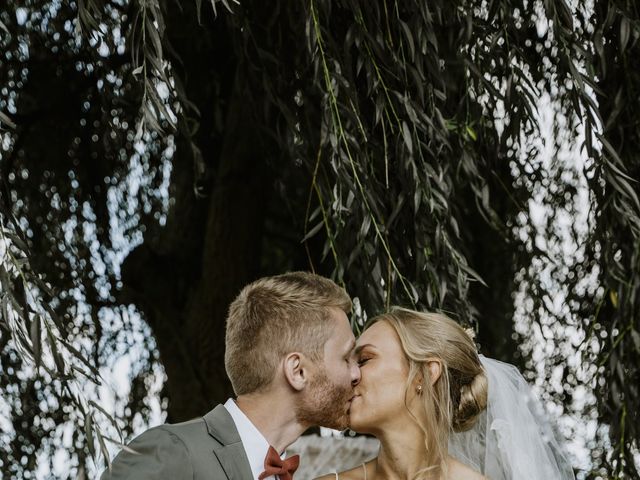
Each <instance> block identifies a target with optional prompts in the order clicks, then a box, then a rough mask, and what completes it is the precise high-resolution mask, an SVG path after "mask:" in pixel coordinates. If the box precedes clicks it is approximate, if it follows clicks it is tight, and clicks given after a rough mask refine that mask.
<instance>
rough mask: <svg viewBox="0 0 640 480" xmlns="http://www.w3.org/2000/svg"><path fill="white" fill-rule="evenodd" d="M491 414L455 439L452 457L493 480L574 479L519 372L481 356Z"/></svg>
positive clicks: (552, 432) (542, 412) (560, 445)
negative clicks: (487, 385) (486, 379)
mask: <svg viewBox="0 0 640 480" xmlns="http://www.w3.org/2000/svg"><path fill="white" fill-rule="evenodd" d="M480 361H481V362H482V365H483V367H484V368H485V371H486V373H487V378H488V383H489V396H488V401H487V409H486V411H485V412H483V413H482V414H481V416H480V417H479V419H478V422H477V423H476V425H475V426H474V427H473V428H472V429H471V430H470V431H468V432H462V433H455V434H453V435H452V436H451V438H450V439H449V454H450V455H451V456H452V457H454V458H456V459H458V460H459V461H461V462H462V463H464V464H466V465H468V466H469V467H471V468H473V469H475V470H477V471H479V472H482V473H483V474H484V475H485V476H487V477H489V478H490V479H491V480H516V479H525V478H526V479H527V480H574V479H575V476H574V474H573V469H572V468H571V464H570V462H569V461H568V460H567V456H566V453H565V451H564V448H563V447H562V444H561V442H560V441H559V440H558V436H557V434H556V432H555V431H554V430H553V428H552V427H551V424H550V423H549V420H548V419H547V414H546V412H545V410H544V408H543V407H542V404H541V403H540V402H539V401H538V399H537V398H536V397H535V396H534V394H533V392H532V390H531V387H529V385H528V384H527V382H526V380H525V379H524V377H523V376H522V374H521V373H520V372H519V371H518V369H517V368H516V367H514V366H513V365H510V364H508V363H503V362H500V361H498V360H493V359H490V358H487V357H485V356H483V355H480Z"/></svg>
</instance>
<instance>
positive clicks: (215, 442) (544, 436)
mask: <svg viewBox="0 0 640 480" xmlns="http://www.w3.org/2000/svg"><path fill="white" fill-rule="evenodd" d="M350 310H351V300H350V298H349V296H348V295H347V293H346V292H345V290H344V289H343V288H341V287H339V286H338V285H336V284H335V283H334V282H332V281H331V280H329V279H327V278H324V277H321V276H319V275H315V274H311V273H306V272H292V273H285V274H283V275H278V276H273V277H266V278H261V279H259V280H256V281H255V282H253V283H251V284H249V285H247V286H246V287H245V288H244V289H243V290H242V291H241V292H240V294H239V295H238V297H237V298H236V299H235V300H234V301H233V302H232V304H231V306H230V308H229V314H228V317H227V324H226V337H225V346H226V351H225V368H226V371H227V375H228V376H229V379H230V380H231V384H232V386H233V390H234V392H235V395H236V398H230V399H229V400H227V401H226V402H225V403H224V404H220V405H218V406H216V407H215V408H214V409H213V410H211V411H210V412H209V413H207V414H205V415H204V416H203V417H201V418H197V419H194V420H190V421H187V422H184V423H179V424H173V425H168V424H167V425H161V426H158V427H155V428H151V429H149V430H147V431H146V432H144V433H143V434H141V435H140V436H138V437H137V438H136V439H134V440H133V441H132V442H131V443H130V444H129V446H128V447H127V448H124V449H123V450H122V451H121V452H120V453H119V454H118V455H117V457H116V458H115V460H114V462H113V464H112V465H111V468H110V469H107V470H106V471H105V472H104V473H103V475H102V480H124V479H131V480H133V479H136V480H151V479H154V480H155V479H158V480H159V479H170V480H174V479H176V480H187V479H189V480H205V479H215V480H224V479H228V480H251V479H255V480H265V479H266V480H291V479H292V478H293V477H294V475H295V471H296V469H297V467H298V465H299V461H300V458H299V457H298V456H292V457H289V458H286V457H285V454H284V452H285V450H286V448H287V447H288V446H289V445H291V444H292V443H293V442H294V441H295V440H297V439H298V437H300V435H302V433H303V432H304V431H305V430H307V429H308V428H310V427H313V426H324V427H328V428H332V429H337V430H344V429H346V428H347V427H348V428H351V429H352V430H354V431H356V432H359V433H365V434H369V435H373V436H375V437H376V438H378V440H379V441H380V450H379V452H378V456H377V457H376V458H374V459H372V460H370V461H368V462H366V463H364V464H362V465H354V466H353V468H352V469H351V470H348V471H344V472H340V473H338V472H334V473H331V474H329V475H326V476H324V477H321V478H322V480H333V479H342V480H346V479H358V480H360V479H366V480H376V479H438V480H444V479H447V480H476V479H486V478H490V479H491V480H503V479H504V480H512V479H519V480H520V479H524V478H526V479H534V480H556V479H557V480H569V479H573V478H574V476H573V471H572V469H571V467H570V465H569V462H568V461H567V460H566V457H565V456H564V453H563V448H562V446H561V444H560V443H559V442H558V441H557V439H556V436H555V434H554V432H553V430H552V429H551V427H550V426H549V422H548V421H547V420H546V418H545V413H544V411H543V409H542V408H541V407H540V404H539V403H538V402H537V401H536V400H535V398H534V397H533V395H532V394H531V391H530V389H529V387H528V386H527V384H526V382H525V380H524V379H523V377H522V376H521V375H520V373H519V372H518V371H517V369H516V368H515V367H513V366H511V365H508V364H505V363H502V362H498V361H496V360H491V359H489V358H486V357H484V356H482V355H479V354H478V352H477V350H476V345H475V343H474V341H473V339H472V337H471V336H469V335H468V334H467V332H466V331H465V330H464V329H463V328H462V327H460V326H459V325H458V324H457V323H456V322H454V321H453V320H451V319H449V318H448V317H446V316H445V315H442V314H437V313H421V312H416V311H412V310H407V309H404V308H397V307H396V308H393V309H391V310H390V311H389V312H387V313H383V314H381V315H379V316H377V317H374V318H372V319H371V320H370V321H369V322H368V324H367V326H366V328H365V330H364V332H363V333H362V335H361V336H360V338H358V339H357V341H356V339H355V337H354V335H353V332H352V330H351V327H350V323H349V319H348V318H347V315H348V314H349V312H350ZM296 478H297V477H296ZM297 480H307V479H302V478H297Z"/></svg>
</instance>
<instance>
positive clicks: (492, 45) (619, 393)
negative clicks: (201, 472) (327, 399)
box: [0, 0, 640, 478]
mask: <svg viewBox="0 0 640 480" xmlns="http://www.w3.org/2000/svg"><path fill="white" fill-rule="evenodd" d="M638 21H639V17H638V14H637V11H636V10H635V7H634V5H633V3H632V2H627V3H625V2H621V1H618V2H616V1H604V0H596V1H595V2H594V4H593V5H577V4H569V3H566V2H564V1H535V2H530V1H506V0H502V1H497V0H496V1H475V2H474V1H454V2H452V1H444V0H434V1H431V2H412V1H400V0H398V1H391V0H383V1H382V2H362V1H357V0H308V1H305V2H280V1H274V2H259V1H243V2H241V3H239V4H236V3H227V2H224V1H215V0H214V1H212V2H210V3H207V2H201V1H200V0H194V1H192V2H191V1H189V2H173V1H164V0H147V1H137V0H111V1H107V0H85V1H81V2H77V3H75V2H60V1H56V0H33V1H31V2H28V3H27V4H24V5H23V4H22V2H16V1H13V0H9V1H8V2H5V4H4V5H3V6H1V7H0V22H2V23H1V24H0V29H2V36H1V37H0V44H1V45H2V52H3V56H2V58H1V60H0V62H1V64H0V78H1V79H2V82H1V85H0V112H2V116H1V117H0V121H1V122H2V123H3V124H4V126H5V130H4V131H3V132H2V144H1V148H2V150H1V151H0V155H1V157H0V158H1V159H0V177H1V179H0V181H1V185H2V190H1V193H0V196H1V198H0V208H1V211H0V214H1V218H2V227H1V228H2V235H3V236H2V243H1V244H0V254H2V259H3V260H2V267H1V268H0V285H1V287H2V290H1V292H0V296H1V298H2V300H1V301H0V302H1V304H2V306H3V310H2V312H3V313H2V321H1V322H0V359H1V368H0V382H1V384H0V385H1V387H2V389H3V392H6V395H3V400H2V403H0V413H1V414H2V416H3V418H5V419H6V422H5V423H7V424H8V428H6V429H3V432H2V441H3V443H5V444H6V445H8V446H9V448H7V449H3V451H2V452H0V463H1V465H2V469H3V472H4V471H6V472H8V473H7V475H9V476H10V478H34V476H36V475H37V474H36V473H35V472H36V471H37V470H38V469H40V471H41V472H42V469H43V468H45V469H47V468H48V471H50V472H55V471H56V468H57V467H56V465H55V458H54V453H55V452H56V451H57V449H58V448H59V446H60V441H61V440H60V439H63V445H64V446H65V449H66V450H67V451H68V452H73V453H72V458H71V460H69V462H70V464H71V465H73V466H74V467H73V470H74V471H75V470H79V471H82V470H83V469H85V468H86V465H87V462H88V458H89V456H94V457H95V456H97V455H98V454H99V452H102V457H105V456H107V455H106V452H107V450H108V447H107V444H108V442H109V440H112V441H115V442H118V441H122V440H124V439H125V438H127V437H128V436H129V435H131V433H132V432H133V430H134V429H136V428H140V426H141V425H144V423H145V421H146V419H147V418H148V416H149V414H150V409H151V408H152V407H151V404H152V400H153V398H154V397H155V396H157V395H160V397H161V398H162V399H163V408H164V409H166V412H167V419H168V421H180V420H183V419H187V418H191V417H194V416H197V415H200V414H202V413H203V412H206V411H207V410H208V409H210V408H211V406H212V405H214V404H215V403H216V402H219V401H222V400H224V399H225V398H226V397H227V396H228V395H230V393H231V390H230V386H229V383H228V380H227V379H226V376H225V374H224V369H223V361H222V359H223V350H224V335H223V331H224V319H225V313H226V308H227V305H228V303H229V301H230V300H231V299H232V298H233V297H234V296H235V294H236V293H237V292H238V290H239V289H240V288H241V286H242V285H243V284H245V283H247V282H248V281H250V280H251V279H253V278H256V277H257V276H260V275H264V274H271V273H276V272H280V271H283V270H287V269H299V268H302V269H311V270H315V271H317V272H320V273H322V274H325V275H327V276H331V277H333V278H334V279H336V280H337V281H338V282H340V283H342V284H344V285H345V286H346V287H347V289H348V291H349V292H350V294H351V295H352V296H353V297H355V298H357V302H356V315H354V319H353V323H354V329H356V330H357V329H358V328H359V326H360V325H361V324H362V321H363V319H364V317H366V316H367V315H370V314H372V313H375V312H378V311H381V310H383V309H385V308H387V307H388V306H390V305H392V304H402V305H405V306H410V307H415V308H421V309H431V310H442V311H445V312H447V313H448V314H450V315H451V316H453V317H454V318H455V319H457V320H458V321H460V322H462V323H464V324H466V325H470V326H473V327H474V328H475V329H476V330H477V331H478V333H479V336H478V339H479V343H480V346H481V349H482V351H483V352H485V353H487V354H489V355H492V356H494V357H498V358H501V359H505V360H508V361H511V362H515V363H517V364H518V365H520V366H521V367H522V368H523V369H525V370H526V371H528V372H530V374H531V375H532V378H533V376H534V375H535V376H538V377H541V378H542V379H543V384H545V385H548V388H546V390H545V392H546V395H547V398H548V399H550V400H553V401H554V402H555V404H556V405H558V407H559V408H560V409H561V410H564V411H565V412H568V413H573V414H580V415H585V416H590V417H589V418H592V417H593V416H594V415H595V416H596V418H597V422H598V424H599V425H600V426H601V427H600V428H599V429H598V432H599V436H598V437H597V438H596V439H595V440H594V441H595V442H596V443H594V445H589V448H591V450H592V451H591V454H590V456H591V458H590V462H589V463H590V464H591V465H592V467H591V468H592V472H591V475H592V476H593V477H594V478H595V477H597V476H598V475H600V476H602V475H609V476H611V477H615V478H619V477H620V478H621V477H632V478H638V472H637V470H636V468H637V465H636V464H635V463H634V460H633V455H634V454H637V453H636V452H637V448H638V443H637V441H638V430H637V425H638V421H637V413H636V408H635V406H636V404H637V401H638V392H637V385H638V381H637V380H638V367H637V365H638V364H639V363H638V356H639V355H640V334H639V333H638V324H637V319H638V318H640V317H639V316H638V306H637V305H638V303H637V302H638V298H637V292H638V289H639V280H638V271H639V269H640V265H639V255H640V252H639V249H640V240H639V233H640V229H639V223H638V222H639V217H640V216H639V213H640V205H639V203H638V196H637V193H636V192H637V190H638V187H637V181H636V180H635V179H637V178H640V172H639V168H640V161H639V160H638V158H637V156H636V155H637V154H636V152H637V148H635V147H636V145H637V135H638V130H637V125H638V120H637V119H636V118H635V111H634V110H637V109H636V108H634V107H635V105H637V98H638V95H637V89H638V87H639V86H640V79H639V78H638V74H637V71H638V70H637V68H636V65H635V64H636V63H637V60H636V58H637V50H638V43H637V42H638V37H639V36H640V27H639V25H640V24H639V23H638ZM545 129H548V130H549V131H550V132H551V133H550V134H549V135H547V134H545ZM544 139H546V141H543V140H544ZM576 158H578V159H579V161H574V160H575V159H576ZM567 159H568V160H567ZM514 318H521V319H522V321H523V322H524V323H525V324H526V328H525V329H524V330H523V329H522V328H520V329H518V328H517V325H516V322H514ZM138 319H143V320H144V322H143V321H140V320H138ZM527 329H528V330H527ZM531 332H533V334H531ZM535 332H539V335H540V338H543V339H545V340H546V341H548V343H549V345H550V346H551V348H550V349H547V350H545V352H544V353H545V359H546V360H545V367H544V368H543V369H542V370H540V369H539V368H538V369H536V362H538V361H539V358H538V357H536V352H535V348H536V342H537V340H536V339H537V338H538V337H536V335H535ZM568 332H570V333H568ZM531 339H533V341H532V340H531ZM131 351H133V352H136V353H135V355H134V356H133V357H131V358H132V359H131V361H130V363H131V365H130V370H129V372H130V376H131V378H130V383H131V387H130V389H129V391H128V392H124V394H122V395H120V396H119V395H118V392H116V395H115V399H114V400H113V405H111V407H106V408H107V409H108V410H109V411H108V412H107V411H103V410H104V409H105V407H104V402H99V401H98V402H97V401H96V400H97V397H99V396H100V395H101V394H104V390H101V389H100V388H99V387H95V394H91V393H86V392H83V391H82V390H83V388H84V390H86V386H87V385H89V386H90V385H97V384H98V383H100V382H101V379H100V373H101V372H102V374H103V375H102V376H105V371H107V370H109V369H112V368H114V362H115V360H117V359H118V358H120V357H122V356H124V355H131V353H130V352H131ZM576 355H578V356H579V357H576ZM569 358H573V359H574V360H573V362H574V363H571V362H570V361H569V360H568V359H569ZM575 358H582V359H583V361H582V362H581V363H580V362H578V363H580V365H576V364H575ZM114 359H115V360H114ZM160 367H161V369H162V370H163V371H164V373H165V374H166V381H165V382H164V387H163V390H162V391H161V392H160V393H158V392H157V390H154V388H155V387H154V385H156V383H157V381H156V380H157V378H158V376H159V375H161V374H159V373H158V371H159V369H160ZM558 375H559V376H560V381H557V377H558ZM585 389H586V391H587V392H588V394H589V395H592V396H594V398H596V399H597V404H596V405H595V407H594V408H595V410H590V409H589V406H588V405H586V406H585V405H581V404H580V401H577V402H576V398H575V397H578V396H579V395H578V393H577V392H578V391H579V390H580V391H582V396H583V397H584V395H585V393H584V392H585ZM90 390H91V389H90ZM101 392H102V393H101ZM582 403H584V402H582ZM112 413H115V415H116V416H118V417H119V418H120V422H117V421H115V420H112V419H111V418H110V417H111V414H112ZM585 418H586V417H585ZM73 424H78V425H80V427H81V428H71V427H70V425H73ZM136 425H137V427H136ZM118 426H120V427H121V428H122V431H120V432H118V431H117V427H118ZM565 433H567V432H566V431H565ZM569 433H571V432H569ZM609 446H610V447H611V448H609ZM61 475H62V474H61Z"/></svg>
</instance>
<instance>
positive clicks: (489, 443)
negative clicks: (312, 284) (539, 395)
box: [318, 307, 574, 480]
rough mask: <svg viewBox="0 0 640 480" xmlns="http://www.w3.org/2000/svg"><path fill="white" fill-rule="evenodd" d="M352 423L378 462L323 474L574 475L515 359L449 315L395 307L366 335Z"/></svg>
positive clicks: (539, 479) (367, 479) (463, 478)
mask: <svg viewBox="0 0 640 480" xmlns="http://www.w3.org/2000/svg"><path fill="white" fill-rule="evenodd" d="M356 356H357V358H358V362H359V365H360V369H361V381H360V383H359V384H358V385H357V386H356V388H355V397H354V399H353V401H352V403H351V409H350V427H351V429H352V430H354V431H356V432H359V433H366V434H370V435H373V436H375V437H376V438H378V440H379V441H380V451H379V453H378V456H377V457H376V458H374V459H373V460H371V461H369V462H367V463H365V464H363V465H360V466H357V467H356V468H353V469H351V470H348V471H345V472H340V473H339V474H338V473H335V474H331V475H326V476H324V477H321V479H318V480H335V479H342V480H349V479H358V480H361V479H364V480H375V479H434V480H436V479H437V480H444V479H446V480H482V479H489V478H490V479H491V480H515V479H518V480H519V479H523V478H526V479H531V480H573V479H574V475H573V470H572V469H571V467H570V465H569V463H568V461H567V460H566V458H565V457H564V455H563V453H562V452H563V450H562V448H561V446H560V444H559V443H558V442H557V440H556V438H555V435H554V432H553V431H552V429H551V428H550V426H549V424H548V422H547V421H546V420H545V418H544V412H543V410H542V408H541V407H540V405H539V403H538V402H537V401H536V400H535V398H534V397H533V396H532V394H531V391H530V389H529V387H528V385H527V384H526V381H525V380H524V378H522V376H521V375H520V373H519V372H518V371H517V369H515V367H513V366H511V365H508V364H505V363H502V362H498V361H496V360H491V359H488V358H486V357H483V356H481V355H478V353H477V351H476V347H475V344H474V342H473V339H472V338H471V337H470V336H469V335H468V334H467V333H466V332H465V330H464V329H462V327H460V326H459V325H458V324H457V323H456V322H454V321H453V320H451V319H449V318H448V317H446V316H445V315H441V314H435V313H420V312H415V311H412V310H407V309H403V308H398V307H396V308H393V309H392V310H391V311H390V312H389V313H385V314H383V315H380V316H378V317H376V318H374V319H372V320H371V322H370V323H369V325H368V327H367V328H366V330H365V331H364V333H363V334H362V335H361V336H360V338H359V339H358V343H357V347H356Z"/></svg>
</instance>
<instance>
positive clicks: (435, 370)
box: [427, 358, 442, 385]
mask: <svg viewBox="0 0 640 480" xmlns="http://www.w3.org/2000/svg"><path fill="white" fill-rule="evenodd" d="M427 371H428V372H429V377H430V380H431V385H433V384H435V383H436V382H437V381H438V379H439V378H440V376H441V375H442V362H441V361H440V360H436V359H435V358H434V359H432V360H427Z"/></svg>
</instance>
